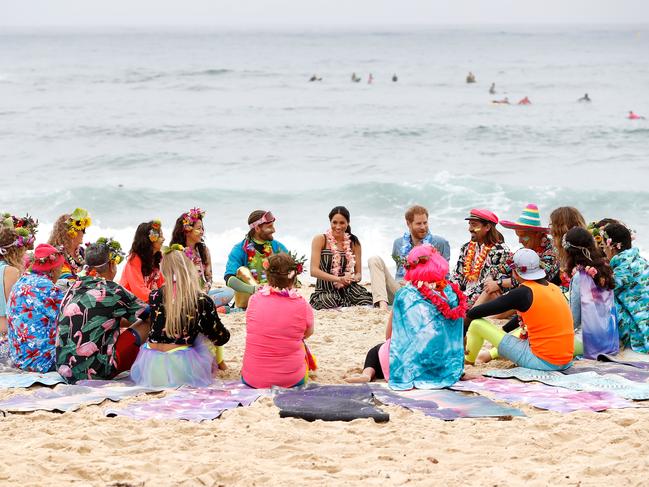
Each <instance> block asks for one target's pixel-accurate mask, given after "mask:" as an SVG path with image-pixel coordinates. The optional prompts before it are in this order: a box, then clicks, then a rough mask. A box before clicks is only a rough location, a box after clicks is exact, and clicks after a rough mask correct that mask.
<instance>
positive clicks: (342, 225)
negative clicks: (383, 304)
mask: <svg viewBox="0 0 649 487" xmlns="http://www.w3.org/2000/svg"><path fill="white" fill-rule="evenodd" d="M329 222H330V223H331V228H330V229H329V230H327V232H326V233H324V234H322V235H316V236H315V237H314V238H313V243H312V244H311V275H312V276H313V277H315V278H316V279H317V281H316V286H315V291H314V293H313V294H312V295H311V299H310V301H309V302H310V304H311V306H312V307H313V308H314V309H332V308H340V307H346V306H371V305H372V294H371V293H370V292H369V291H368V290H367V289H365V288H364V287H363V286H361V285H360V284H358V282H359V281H360V280H361V243H360V241H359V240H358V238H357V237H356V236H355V235H354V234H353V233H352V232H351V228H350V226H349V211H348V210H347V208H345V207H344V206H336V207H335V208H334V209H333V210H331V211H330V212H329Z"/></svg>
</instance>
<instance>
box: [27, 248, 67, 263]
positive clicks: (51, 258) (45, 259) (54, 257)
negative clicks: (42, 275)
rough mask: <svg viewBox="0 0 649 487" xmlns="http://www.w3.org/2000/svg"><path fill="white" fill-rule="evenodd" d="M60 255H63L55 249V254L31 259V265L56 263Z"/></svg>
mask: <svg viewBox="0 0 649 487" xmlns="http://www.w3.org/2000/svg"><path fill="white" fill-rule="evenodd" d="M61 255H63V253H62V252H61V251H60V250H58V249H57V251H56V252H52V253H51V254H50V255H48V256H46V257H39V258H36V257H32V263H34V262H38V263H39V264H41V265H44V264H47V263H48V262H56V261H57V260H58V259H59V257H60V256H61Z"/></svg>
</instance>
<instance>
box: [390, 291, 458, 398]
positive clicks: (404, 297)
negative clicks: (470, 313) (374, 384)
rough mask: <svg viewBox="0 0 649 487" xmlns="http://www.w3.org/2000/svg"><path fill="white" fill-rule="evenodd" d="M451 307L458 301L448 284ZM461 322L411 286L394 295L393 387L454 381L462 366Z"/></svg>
mask: <svg viewBox="0 0 649 487" xmlns="http://www.w3.org/2000/svg"><path fill="white" fill-rule="evenodd" d="M444 294H445V296H447V297H448V299H449V305H450V306H451V308H453V307H455V306H456V305H457V302H458V298H457V296H456V295H455V294H454V292H453V289H452V288H451V286H450V285H449V286H446V288H445V289H444ZM463 333H464V322H463V320H462V319H457V320H451V319H449V318H445V317H444V316H443V315H442V314H441V313H440V311H439V310H438V309H437V308H436V307H435V305H434V304H433V303H432V302H430V301H429V300H427V299H425V298H424V297H423V295H422V294H421V293H420V292H419V291H418V290H417V289H416V288H414V287H413V286H411V285H408V286H405V287H403V288H401V289H400V290H399V291H397V293H396V295H395V298H394V310H393V318H392V338H391V340H390V379H389V382H388V383H389V385H390V387H391V388H392V389H394V390H400V391H403V390H408V389H412V388H413V387H416V388H417V389H441V388H443V387H448V386H450V385H451V384H454V383H455V382H457V381H458V380H459V379H460V377H461V376H462V371H463V369H464V344H463Z"/></svg>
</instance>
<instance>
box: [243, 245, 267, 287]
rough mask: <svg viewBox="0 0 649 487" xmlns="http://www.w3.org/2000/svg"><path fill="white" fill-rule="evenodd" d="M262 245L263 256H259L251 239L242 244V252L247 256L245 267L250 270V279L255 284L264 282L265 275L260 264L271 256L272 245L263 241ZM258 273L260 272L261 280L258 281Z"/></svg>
mask: <svg viewBox="0 0 649 487" xmlns="http://www.w3.org/2000/svg"><path fill="white" fill-rule="evenodd" d="M263 245H264V248H263V255H262V256H260V255H259V253H258V252H257V249H255V243H254V242H253V241H252V240H251V239H248V238H247V239H246V240H245V242H244V244H243V250H244V251H245V252H246V255H247V256H248V265H247V267H248V269H250V273H251V274H252V277H254V278H255V280H256V281H257V282H263V281H266V273H265V272H264V271H263V268H262V263H263V261H264V259H267V258H268V257H270V256H271V255H273V246H272V244H271V243H270V242H269V241H265V242H264V244H263ZM259 272H261V280H260V279H259Z"/></svg>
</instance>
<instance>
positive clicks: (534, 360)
mask: <svg viewBox="0 0 649 487" xmlns="http://www.w3.org/2000/svg"><path fill="white" fill-rule="evenodd" d="M498 354H499V355H500V356H501V357H505V358H506V359H509V360H511V361H512V362H514V363H515V364H517V365H520V366H521V367H526V368H528V369H534V370H564V369H567V368H568V367H570V366H571V365H572V361H570V362H568V363H567V364H565V365H554V364H551V363H550V362H546V361H545V360H543V359H540V358H538V357H537V356H536V355H534V354H533V353H532V350H531V348H530V342H529V340H521V339H520V338H516V337H515V336H512V335H509V334H507V335H505V336H504V337H503V339H502V341H501V342H500V345H498Z"/></svg>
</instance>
